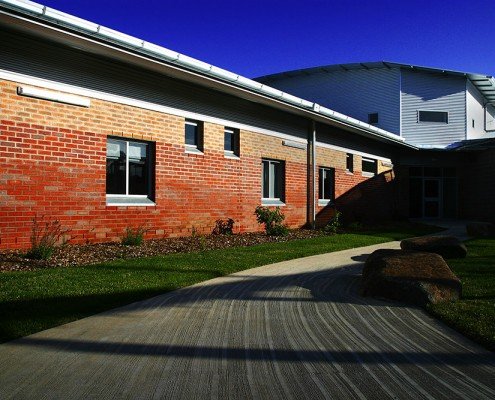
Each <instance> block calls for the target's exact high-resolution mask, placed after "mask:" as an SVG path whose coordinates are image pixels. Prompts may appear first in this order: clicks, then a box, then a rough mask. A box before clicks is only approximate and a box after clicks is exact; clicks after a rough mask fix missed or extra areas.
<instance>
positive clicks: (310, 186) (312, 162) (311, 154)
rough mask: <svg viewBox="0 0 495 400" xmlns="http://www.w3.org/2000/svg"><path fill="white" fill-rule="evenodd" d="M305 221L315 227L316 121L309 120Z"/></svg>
mask: <svg viewBox="0 0 495 400" xmlns="http://www.w3.org/2000/svg"><path fill="white" fill-rule="evenodd" d="M307 155H308V157H307V159H308V168H307V175H308V180H307V182H308V183H307V221H308V226H309V228H310V229H315V228H316V204H315V197H316V195H315V194H316V179H315V177H316V123H315V121H311V122H310V126H309V128H308V147H307Z"/></svg>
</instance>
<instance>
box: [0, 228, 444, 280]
mask: <svg viewBox="0 0 495 400" xmlns="http://www.w3.org/2000/svg"><path fill="white" fill-rule="evenodd" d="M438 231H439V228H438V227H434V226H431V225H423V224H418V223H407V222H393V223H387V224H383V225H381V226H374V227H373V228H371V227H359V228H357V229H345V230H341V233H353V234H358V235H367V234H370V235H376V234H377V235H381V234H383V235H385V236H386V237H387V239H389V240H400V239H403V238H404V237H409V236H411V235H426V234H428V233H434V232H438ZM387 235H388V236H387ZM324 236H328V234H327V233H325V232H324V231H323V230H309V229H293V230H289V231H288V233H287V235H285V236H269V235H266V234H265V233H264V232H255V233H242V234H234V235H192V236H187V237H178V238H164V239H152V240H145V241H143V242H142V243H141V244H140V245H139V246H126V245H123V244H122V243H120V242H111V243H99V244H87V245H73V244H66V245H63V246H60V247H57V248H55V250H54V252H53V254H52V255H51V257H50V258H49V259H47V260H33V259H30V258H27V257H26V251H21V250H10V251H0V272H9V271H32V270H36V269H38V268H55V267H75V266H82V265H91V264H98V263H102V262H106V261H112V260H118V259H132V258H141V257H152V256H158V255H167V254H176V253H191V252H198V251H207V250H216V249H226V248H231V247H246V246H255V245H258V244H263V243H285V242H290V241H294V240H302V239H311V238H317V237H324Z"/></svg>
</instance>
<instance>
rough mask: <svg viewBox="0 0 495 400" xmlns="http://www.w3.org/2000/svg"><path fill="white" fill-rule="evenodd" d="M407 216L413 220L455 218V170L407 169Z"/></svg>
mask: <svg viewBox="0 0 495 400" xmlns="http://www.w3.org/2000/svg"><path fill="white" fill-rule="evenodd" d="M409 216H410V217H413V218H455V217H457V173H456V169H455V168H453V167H444V168H442V167H410V168H409Z"/></svg>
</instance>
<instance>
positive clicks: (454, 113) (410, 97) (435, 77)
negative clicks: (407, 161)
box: [401, 70, 466, 146]
mask: <svg viewBox="0 0 495 400" xmlns="http://www.w3.org/2000/svg"><path fill="white" fill-rule="evenodd" d="M401 82H402V85H401V87H402V136H403V137H404V138H405V139H406V141H407V142H408V143H412V144H414V145H418V146H420V145H426V146H447V145H449V144H451V143H454V142H458V141H460V140H464V139H465V138H466V78H464V77H453V76H446V75H442V74H430V73H425V72H414V71H407V70H402V76H401ZM418 110H429V111H447V112H448V113H449V120H448V124H445V123H438V122H437V123H435V122H418V117H417V115H418Z"/></svg>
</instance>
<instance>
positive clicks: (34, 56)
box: [0, 31, 308, 138]
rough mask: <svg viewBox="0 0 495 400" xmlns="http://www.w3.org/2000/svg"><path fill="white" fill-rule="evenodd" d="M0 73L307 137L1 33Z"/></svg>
mask: <svg viewBox="0 0 495 400" xmlns="http://www.w3.org/2000/svg"><path fill="white" fill-rule="evenodd" d="M0 43H1V45H0V68H1V69H6V70H9V71H13V72H17V73H21V74H26V75H31V76H35V77H38V78H43V79H48V80H52V81H56V82H61V83H66V84H70V85H75V86H79V87H83V88H87V89H93V90H98V91H103V92H106V93H111V94H114V95H119V96H125V97H129V98H133V99H138V100H142V101H147V102H150V103H155V104H159V105H164V106H169V107H173V108H177V109H181V110H186V111H190V112H195V113H201V114H205V115H208V116H212V117H216V118H222V119H226V120H229V121H234V122H238V123H242V124H247V125H252V126H256V127H259V128H263V129H269V130H274V131H277V132H280V133H285V134H290V135H294V136H298V137H301V138H306V135H307V127H308V123H307V121H306V120H304V119H303V118H300V117H297V116H294V115H291V114H288V113H284V112H282V111H278V110H274V109H271V108H269V107H266V106H262V105H259V104H255V103H252V102H249V101H245V100H242V99H239V98H236V97H234V96H230V95H226V94H224V93H221V92H217V91H213V90H210V89H207V88H202V87H200V86H196V85H192V84H189V83H187V82H182V81H178V80H177V79H172V78H167V77H165V76H163V75H158V74H156V73H153V72H150V71H145V70H141V69H138V68H134V67H130V66H128V65H125V64H120V63H116V62H113V61H110V60H106V59H103V58H100V57H96V56H92V55H90V54H87V53H84V52H82V51H79V50H76V49H71V48H66V47H62V46H59V45H57V44H52V43H47V42H41V41H38V40H37V39H36V38H32V37H27V36H23V35H20V34H18V33H13V32H5V31H0Z"/></svg>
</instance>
